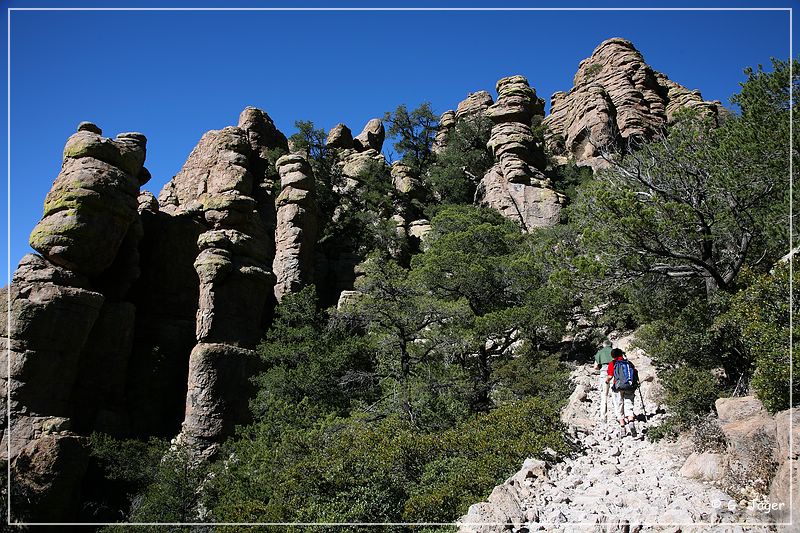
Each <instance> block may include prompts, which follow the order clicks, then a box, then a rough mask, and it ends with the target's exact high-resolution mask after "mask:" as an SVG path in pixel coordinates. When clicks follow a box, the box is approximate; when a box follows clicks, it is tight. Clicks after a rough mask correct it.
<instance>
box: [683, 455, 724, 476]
mask: <svg viewBox="0 0 800 533" xmlns="http://www.w3.org/2000/svg"><path fill="white" fill-rule="evenodd" d="M680 474H681V475H682V476H684V477H688V478H692V479H700V480H702V481H719V480H720V479H722V477H723V476H724V474H725V456H724V454H720V453H710V452H704V453H698V452H694V453H692V454H691V455H690V456H689V457H688V458H687V459H686V462H685V463H683V466H682V467H681V470H680Z"/></svg>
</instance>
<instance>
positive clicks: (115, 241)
mask: <svg viewBox="0 0 800 533" xmlns="http://www.w3.org/2000/svg"><path fill="white" fill-rule="evenodd" d="M146 142H147V141H146V139H145V137H144V135H142V134H141V133H122V134H119V135H118V136H117V137H116V139H108V138H105V137H102V132H101V130H100V128H98V127H97V126H95V125H94V124H91V123H81V124H80V125H79V127H78V131H77V133H75V134H74V135H72V136H71V137H70V138H69V139H68V140H67V144H66V146H65V148H64V162H63V165H62V168H61V172H60V173H59V175H58V177H57V178H56V180H55V183H54V184H53V187H52V189H51V191H50V192H49V193H48V195H47V198H46V199H45V208H44V216H43V218H42V220H41V221H40V222H39V223H38V224H37V225H36V227H35V228H34V230H33V232H32V233H31V237H30V244H31V246H32V247H33V248H34V249H35V250H36V251H37V252H39V254H41V255H36V254H28V255H26V256H25V257H24V258H23V259H22V261H21V262H20V264H19V267H18V268H17V271H16V272H15V273H14V278H13V281H12V283H11V285H10V286H9V287H8V288H6V289H4V290H3V291H4V292H5V291H8V293H7V297H8V301H10V308H8V309H5V307H6V305H7V304H6V294H4V295H3V296H4V298H3V304H2V305H3V308H4V309H3V314H4V315H6V316H7V314H10V317H9V319H10V320H9V324H8V325H10V331H6V327H7V324H6V320H5V319H4V320H2V323H3V324H2V326H0V328H1V329H2V330H3V331H2V332H1V333H2V336H3V337H8V341H10V345H9V346H8V349H9V350H8V351H6V350H3V359H5V357H6V356H9V357H10V358H11V360H10V361H5V360H3V361H2V362H0V363H2V366H3V368H5V365H6V364H7V363H8V364H9V365H10V370H11V373H10V376H8V379H9V382H8V385H7V386H8V390H9V392H10V395H11V396H10V399H9V402H10V405H11V413H10V419H11V426H10V427H8V428H4V429H5V431H4V434H3V443H2V446H0V449H2V451H1V452H0V454H2V455H3V458H5V459H8V460H9V461H10V463H11V465H10V466H11V471H12V480H11V483H12V484H14V485H15V486H16V491H18V493H20V494H25V495H26V499H25V501H22V500H18V501H16V503H17V504H20V503H21V506H22V507H23V509H19V508H18V509H17V511H18V512H20V513H25V512H26V511H27V512H30V511H31V510H32V509H35V510H36V515H35V517H36V519H37V520H39V521H45V522H46V521H65V520H66V521H68V520H70V519H72V518H74V517H75V512H76V503H77V501H78V498H79V497H80V486H81V482H82V480H83V476H84V473H85V471H86V468H87V465H88V460H89V457H88V450H87V444H88V439H87V438H86V435H88V434H89V433H90V432H91V431H93V430H101V431H107V432H112V433H116V434H124V432H125V431H126V430H127V428H128V423H127V416H126V413H125V412H124V411H125V406H124V397H123V395H122V393H121V388H122V387H123V386H124V382H125V376H126V371H127V365H128V358H129V356H130V343H131V338H132V332H133V327H134V308H133V306H132V304H131V303H130V302H128V301H126V300H125V293H126V292H127V288H128V287H129V286H130V284H131V282H132V281H133V280H134V279H135V278H136V277H137V276H138V274H139V271H138V259H139V257H138V252H137V245H138V240H139V238H140V236H141V231H142V230H141V225H140V223H139V219H138V213H137V207H138V204H139V202H138V195H139V187H140V185H142V184H144V183H145V182H146V181H147V180H148V179H149V176H150V174H149V173H148V172H147V170H146V169H145V168H144V160H145V145H146ZM3 385H4V387H3V388H2V395H3V405H4V406H5V403H6V402H5V400H6V399H5V394H6V387H5V385H6V383H3ZM4 414H5V413H4ZM4 421H5V417H4ZM9 444H10V452H11V453H10V457H5V455H6V446H8V445H9Z"/></svg>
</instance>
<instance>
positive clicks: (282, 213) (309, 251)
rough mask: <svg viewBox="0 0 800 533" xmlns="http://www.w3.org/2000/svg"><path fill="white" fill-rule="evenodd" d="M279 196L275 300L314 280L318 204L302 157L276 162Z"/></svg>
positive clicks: (306, 162) (310, 173)
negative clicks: (279, 180) (278, 175)
mask: <svg viewBox="0 0 800 533" xmlns="http://www.w3.org/2000/svg"><path fill="white" fill-rule="evenodd" d="M277 167H278V172H279V174H280V177H281V193H280V195H279V196H278V199H277V207H278V225H277V227H276V229H275V246H276V253H275V262H274V263H273V270H274V271H275V275H276V277H277V283H276V284H275V298H277V300H278V301H279V302H280V301H281V300H282V299H283V297H284V296H285V295H286V294H288V293H290V292H295V291H297V290H299V289H300V288H302V286H303V285H307V284H309V283H310V282H311V281H312V280H313V274H314V272H313V267H314V248H315V244H316V241H317V204H316V197H315V193H314V189H315V188H314V173H313V172H312V171H311V166H310V165H309V164H308V161H307V160H306V158H305V157H303V156H302V155H299V154H290V155H286V156H283V157H281V158H280V159H278V162H277Z"/></svg>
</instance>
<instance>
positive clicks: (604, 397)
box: [599, 374, 608, 420]
mask: <svg viewBox="0 0 800 533" xmlns="http://www.w3.org/2000/svg"><path fill="white" fill-rule="evenodd" d="M599 380H600V381H599V385H600V387H599V389H600V415H599V418H600V420H605V419H606V413H608V381H606V376H605V374H604V375H601V376H600V378H599Z"/></svg>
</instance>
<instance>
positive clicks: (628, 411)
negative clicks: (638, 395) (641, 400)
mask: <svg viewBox="0 0 800 533" xmlns="http://www.w3.org/2000/svg"><path fill="white" fill-rule="evenodd" d="M634 398H635V396H634V392H633V391H625V392H623V393H622V403H623V408H622V410H623V411H624V413H625V418H627V419H628V420H629V421H631V422H633V421H634V420H635V419H636V417H635V416H634V414H633V399H634Z"/></svg>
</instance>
